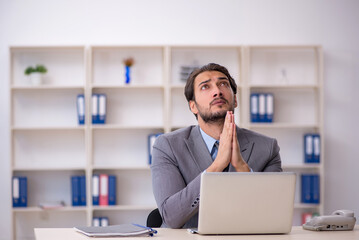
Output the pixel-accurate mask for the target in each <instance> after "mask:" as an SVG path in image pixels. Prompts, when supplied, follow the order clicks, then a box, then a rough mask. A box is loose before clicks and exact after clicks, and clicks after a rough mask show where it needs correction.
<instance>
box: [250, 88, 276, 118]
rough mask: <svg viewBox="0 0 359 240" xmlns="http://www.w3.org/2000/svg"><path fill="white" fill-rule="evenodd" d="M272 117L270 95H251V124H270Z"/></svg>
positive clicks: (271, 97) (272, 100)
mask: <svg viewBox="0 0 359 240" xmlns="http://www.w3.org/2000/svg"><path fill="white" fill-rule="evenodd" d="M273 115H274V96H273V94H272V93H251V96H250V118H251V122H252V123H271V122H273Z"/></svg>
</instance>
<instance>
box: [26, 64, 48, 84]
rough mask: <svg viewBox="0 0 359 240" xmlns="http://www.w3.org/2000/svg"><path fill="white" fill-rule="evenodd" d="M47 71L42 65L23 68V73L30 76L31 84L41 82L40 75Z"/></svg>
mask: <svg viewBox="0 0 359 240" xmlns="http://www.w3.org/2000/svg"><path fill="white" fill-rule="evenodd" d="M45 73H47V69H46V67H45V66H44V65H40V64H38V65H36V66H35V67H32V66H29V67H27V68H26V69H25V75H27V76H29V77H30V81H31V83H32V84H33V85H40V84H41V83H42V75H43V74H45Z"/></svg>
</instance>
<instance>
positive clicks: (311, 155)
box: [304, 133, 320, 163]
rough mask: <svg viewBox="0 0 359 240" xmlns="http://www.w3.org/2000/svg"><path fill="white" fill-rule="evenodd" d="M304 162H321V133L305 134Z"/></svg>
mask: <svg viewBox="0 0 359 240" xmlns="http://www.w3.org/2000/svg"><path fill="white" fill-rule="evenodd" d="M304 163H320V135H319V134H312V133H310V134H305V135H304Z"/></svg>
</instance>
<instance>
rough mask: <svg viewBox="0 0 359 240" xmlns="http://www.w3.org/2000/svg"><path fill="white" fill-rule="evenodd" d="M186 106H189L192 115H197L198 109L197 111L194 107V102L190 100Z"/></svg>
mask: <svg viewBox="0 0 359 240" xmlns="http://www.w3.org/2000/svg"><path fill="white" fill-rule="evenodd" d="M188 105H189V109H191V112H192V113H193V114H197V113H198V109H197V106H196V103H195V101H193V100H190V101H189V103H188Z"/></svg>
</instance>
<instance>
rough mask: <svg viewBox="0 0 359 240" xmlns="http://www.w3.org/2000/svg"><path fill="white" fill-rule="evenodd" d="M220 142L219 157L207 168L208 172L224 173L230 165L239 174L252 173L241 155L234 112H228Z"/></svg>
mask: <svg viewBox="0 0 359 240" xmlns="http://www.w3.org/2000/svg"><path fill="white" fill-rule="evenodd" d="M219 141H220V143H219V149H218V154H217V157H216V159H215V160H214V161H213V163H212V164H211V166H209V167H208V168H207V172H222V171H223V170H224V169H225V168H226V167H227V166H228V164H229V163H231V164H232V166H233V167H234V168H235V169H236V171H237V172H250V168H249V167H248V165H247V163H246V162H245V161H244V160H243V158H242V155H241V149H240V146H239V143H238V139H237V131H236V124H235V122H234V115H233V112H232V111H228V112H227V115H226V118H225V120H224V124H223V130H222V134H221V135H220V139H219Z"/></svg>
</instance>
